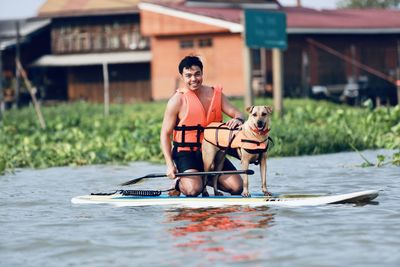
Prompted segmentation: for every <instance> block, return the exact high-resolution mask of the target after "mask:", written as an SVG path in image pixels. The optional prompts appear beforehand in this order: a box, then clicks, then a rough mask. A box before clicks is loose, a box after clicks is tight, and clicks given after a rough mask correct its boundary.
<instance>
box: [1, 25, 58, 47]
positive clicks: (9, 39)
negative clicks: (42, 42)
mask: <svg viewBox="0 0 400 267" xmlns="http://www.w3.org/2000/svg"><path fill="white" fill-rule="evenodd" d="M17 22H19V27H20V28H19V34H20V38H21V40H20V41H21V42H24V41H25V40H26V37H27V36H29V35H31V34H33V33H35V32H37V31H39V30H41V29H43V28H44V27H46V26H48V25H49V24H50V20H49V19H21V20H3V21H0V49H1V50H3V49H6V48H8V47H10V46H13V45H15V44H16V42H17V38H16V36H17V28H16V24H17Z"/></svg>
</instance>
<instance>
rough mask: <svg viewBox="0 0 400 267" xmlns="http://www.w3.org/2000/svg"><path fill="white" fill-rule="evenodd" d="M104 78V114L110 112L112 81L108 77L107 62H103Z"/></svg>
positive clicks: (106, 114)
mask: <svg viewBox="0 0 400 267" xmlns="http://www.w3.org/2000/svg"><path fill="white" fill-rule="evenodd" d="M103 79H104V115H105V116H108V115H109V114H110V82H109V77H108V66H107V63H105V62H104V63H103Z"/></svg>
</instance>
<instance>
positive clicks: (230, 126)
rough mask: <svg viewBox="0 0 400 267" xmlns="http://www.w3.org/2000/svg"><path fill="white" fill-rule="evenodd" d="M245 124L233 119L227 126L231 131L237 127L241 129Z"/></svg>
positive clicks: (240, 120)
mask: <svg viewBox="0 0 400 267" xmlns="http://www.w3.org/2000/svg"><path fill="white" fill-rule="evenodd" d="M242 124H243V122H242V119H237V118H235V119H231V120H229V121H227V122H226V125H227V126H228V128H229V129H234V128H236V127H239V126H241V125H242Z"/></svg>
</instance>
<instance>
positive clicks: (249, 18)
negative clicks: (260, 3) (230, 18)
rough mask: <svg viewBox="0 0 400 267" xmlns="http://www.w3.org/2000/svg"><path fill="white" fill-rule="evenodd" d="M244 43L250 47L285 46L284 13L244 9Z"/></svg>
mask: <svg viewBox="0 0 400 267" xmlns="http://www.w3.org/2000/svg"><path fill="white" fill-rule="evenodd" d="M244 18H245V38H246V45H247V46H248V47H251V48H280V49H286V48H287V36H286V14H285V13H282V12H275V11H265V10H261V9H245V10H244Z"/></svg>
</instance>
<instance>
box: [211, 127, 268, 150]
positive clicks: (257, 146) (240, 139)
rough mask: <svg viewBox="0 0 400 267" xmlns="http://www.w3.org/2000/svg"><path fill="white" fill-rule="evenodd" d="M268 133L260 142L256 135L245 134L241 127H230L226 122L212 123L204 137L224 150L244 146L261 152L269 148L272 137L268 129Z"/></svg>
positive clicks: (246, 148)
mask: <svg viewBox="0 0 400 267" xmlns="http://www.w3.org/2000/svg"><path fill="white" fill-rule="evenodd" d="M266 134H267V136H266V139H265V140H264V141H261V142H260V141H259V140H257V139H255V138H254V137H247V136H245V135H244V131H243V130H241V129H238V128H235V129H229V128H228V126H226V124H225V123H218V122H217V123H211V124H209V125H208V126H207V127H206V128H205V129H204V139H205V140H206V141H207V142H210V143H211V144H213V145H215V146H217V147H219V148H221V149H223V150H225V149H230V148H234V149H235V148H243V149H245V150H246V151H247V152H248V153H251V154H260V153H264V152H266V151H267V150H268V144H269V141H270V140H272V139H271V138H270V137H268V131H267V132H266ZM267 141H268V142H267Z"/></svg>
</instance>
